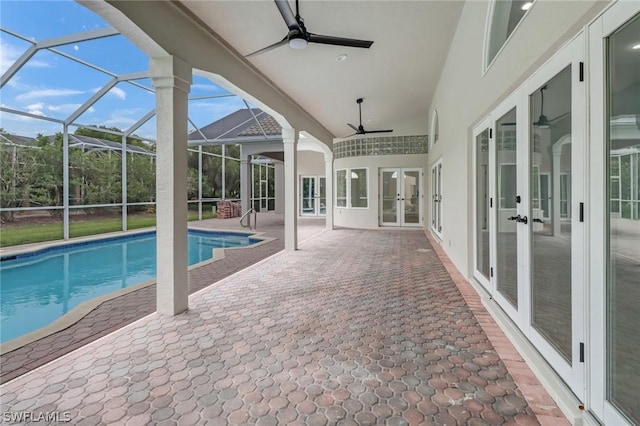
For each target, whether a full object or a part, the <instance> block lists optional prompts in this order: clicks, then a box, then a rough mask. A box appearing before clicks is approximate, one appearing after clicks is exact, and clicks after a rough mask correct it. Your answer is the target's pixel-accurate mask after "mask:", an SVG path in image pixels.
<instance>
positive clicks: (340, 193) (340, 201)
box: [336, 170, 347, 207]
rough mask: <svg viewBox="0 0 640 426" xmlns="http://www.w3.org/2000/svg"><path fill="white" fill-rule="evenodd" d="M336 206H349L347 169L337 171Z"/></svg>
mask: <svg viewBox="0 0 640 426" xmlns="http://www.w3.org/2000/svg"><path fill="white" fill-rule="evenodd" d="M336 206H337V207H347V171H346V170H338V171H336Z"/></svg>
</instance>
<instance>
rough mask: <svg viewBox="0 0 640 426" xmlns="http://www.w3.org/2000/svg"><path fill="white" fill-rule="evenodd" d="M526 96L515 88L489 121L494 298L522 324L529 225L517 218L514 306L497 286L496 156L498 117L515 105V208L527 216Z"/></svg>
mask: <svg viewBox="0 0 640 426" xmlns="http://www.w3.org/2000/svg"><path fill="white" fill-rule="evenodd" d="M526 99H527V96H526V94H524V91H523V90H521V89H518V90H516V91H515V92H514V93H513V94H511V95H510V96H509V97H507V98H506V99H505V100H504V101H503V102H502V103H501V104H500V105H498V106H497V107H496V109H495V110H493V111H492V113H491V115H490V120H489V121H490V123H491V127H492V128H493V129H494V132H495V133H494V137H493V138H491V140H490V141H489V146H490V149H489V173H490V174H491V175H492V176H491V179H490V181H491V182H492V185H493V186H492V191H493V193H492V197H493V210H492V214H491V220H492V225H491V246H492V249H491V259H492V260H491V264H492V265H493V266H494V268H495V269H494V270H495V273H494V276H493V277H492V281H495V282H492V284H491V288H493V289H494V292H493V298H494V299H495V300H496V302H497V303H498V304H499V305H500V307H501V308H502V309H503V310H504V311H505V312H506V313H507V315H509V317H510V318H511V319H512V320H513V321H514V322H515V323H516V324H517V325H518V326H519V327H523V326H524V324H525V322H526V319H527V318H528V316H529V307H530V304H529V288H528V280H527V279H525V276H524V268H523V265H524V263H526V262H527V261H528V259H529V256H528V251H527V249H526V247H527V241H528V240H527V234H528V232H527V227H526V226H525V225H522V224H520V223H518V222H516V221H514V222H513V223H514V225H515V228H516V246H517V259H516V265H514V267H515V268H516V269H517V270H516V277H517V286H518V289H517V295H518V305H517V306H515V307H514V306H513V304H512V303H511V302H510V301H509V300H508V299H507V298H506V297H505V296H504V295H503V294H502V293H500V291H499V290H498V278H499V277H498V274H499V273H500V272H499V268H497V263H498V262H499V261H500V260H501V259H498V249H497V247H498V220H499V216H500V213H501V209H500V199H499V193H498V185H499V184H500V182H498V178H497V158H498V155H497V154H498V146H497V142H496V141H497V140H498V132H499V131H500V129H498V126H497V121H498V120H499V119H500V118H502V117H503V116H504V115H505V114H507V113H508V112H509V111H511V110H512V109H514V108H515V109H516V158H515V166H516V179H517V180H516V182H517V186H516V193H517V195H518V196H520V202H517V203H516V208H515V209H514V213H513V215H514V216H516V215H520V216H526V215H527V213H526V212H527V211H528V202H527V196H528V194H529V186H528V181H529V180H528V174H529V173H528V171H529V169H528V164H529V163H528V149H527V146H526V140H527V139H526V134H527V132H528V128H527V124H528V119H527V117H528V108H524V107H523V106H524V105H523V104H527V105H528V102H526Z"/></svg>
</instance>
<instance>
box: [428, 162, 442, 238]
mask: <svg viewBox="0 0 640 426" xmlns="http://www.w3.org/2000/svg"><path fill="white" fill-rule="evenodd" d="M430 170H431V204H430V207H431V225H430V226H431V230H432V231H433V233H434V234H435V235H436V236H437V237H438V238H440V240H442V202H443V201H442V200H443V198H442V158H440V159H438V160H436V161H435V162H434V163H433V164H431V167H430Z"/></svg>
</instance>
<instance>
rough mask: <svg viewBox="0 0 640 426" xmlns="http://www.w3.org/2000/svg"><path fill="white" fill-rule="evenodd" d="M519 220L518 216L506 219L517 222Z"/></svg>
mask: <svg viewBox="0 0 640 426" xmlns="http://www.w3.org/2000/svg"><path fill="white" fill-rule="evenodd" d="M519 218H520V215H518V216H510V217H508V218H507V220H518V219H519Z"/></svg>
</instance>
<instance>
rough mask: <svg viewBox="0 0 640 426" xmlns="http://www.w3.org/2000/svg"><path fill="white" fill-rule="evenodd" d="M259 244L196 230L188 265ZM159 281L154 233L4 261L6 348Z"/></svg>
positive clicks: (0, 297) (2, 335) (0, 280)
mask: <svg viewBox="0 0 640 426" xmlns="http://www.w3.org/2000/svg"><path fill="white" fill-rule="evenodd" d="M259 241H260V239H257V238H255V237H251V236H250V235H249V234H241V233H230V232H209V231H198V230H193V229H190V230H189V237H188V244H189V248H188V262H189V265H194V264H196V263H200V262H203V261H205V260H208V259H211V258H212V252H213V249H215V248H229V247H245V246H249V245H252V244H255V243H258V242H259ZM155 276H156V234H155V232H154V231H152V232H144V233H138V234H135V235H127V236H121V237H114V238H107V239H100V240H92V241H87V242H81V243H72V244H65V245H62V246H55V247H50V248H46V249H43V250H38V251H34V252H29V253H22V254H19V255H13V256H6V255H5V256H2V258H1V262H0V317H1V318H0V343H4V342H6V341H9V340H12V339H15V338H16V337H20V336H23V335H25V334H27V333H30V332H32V331H35V330H37V329H39V328H42V327H44V326H46V325H48V324H50V323H52V322H53V321H55V320H56V319H58V318H60V317H62V316H63V315H64V314H66V313H67V312H69V311H70V310H72V309H73V308H75V307H77V306H78V305H79V304H81V303H82V302H85V301H87V300H90V299H93V298H95V297H98V296H102V295H105V294H108V293H111V292H113V291H116V290H120V289H124V288H127V287H130V286H132V285H135V284H138V283H142V282H144V281H148V280H151V279H153V278H155Z"/></svg>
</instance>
